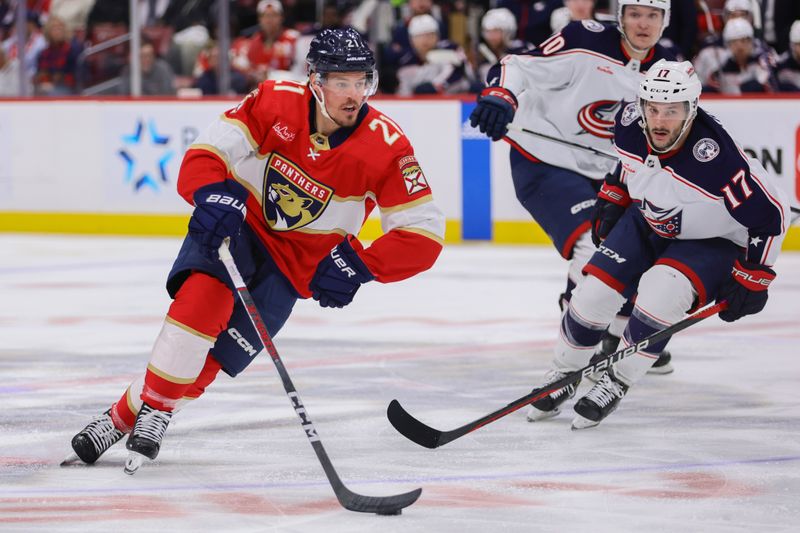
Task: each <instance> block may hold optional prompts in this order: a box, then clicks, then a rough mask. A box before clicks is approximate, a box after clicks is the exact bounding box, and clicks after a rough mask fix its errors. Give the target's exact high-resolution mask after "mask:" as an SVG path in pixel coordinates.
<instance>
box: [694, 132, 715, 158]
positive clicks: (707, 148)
mask: <svg viewBox="0 0 800 533" xmlns="http://www.w3.org/2000/svg"><path fill="white" fill-rule="evenodd" d="M692 153H693V154H694V157H695V159H697V160H698V161H700V162H701V163H707V162H709V161H711V160H712V159H714V158H715V157H717V156H718V155H719V144H717V141H715V140H714V139H709V138H708V137H704V138H702V139H700V140H699V141H697V142H696V143H695V145H694V148H692Z"/></svg>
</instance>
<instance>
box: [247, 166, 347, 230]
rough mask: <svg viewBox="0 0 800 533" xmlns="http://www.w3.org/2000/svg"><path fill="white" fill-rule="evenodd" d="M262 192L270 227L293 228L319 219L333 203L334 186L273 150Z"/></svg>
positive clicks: (265, 215) (275, 228) (266, 217)
mask: <svg viewBox="0 0 800 533" xmlns="http://www.w3.org/2000/svg"><path fill="white" fill-rule="evenodd" d="M263 194H264V196H263V204H264V218H265V219H266V220H267V223H268V224H269V226H270V228H272V229H274V230H275V231H291V230H295V229H299V228H302V227H303V226H307V225H308V224H310V223H311V222H312V221H313V220H314V219H316V218H317V217H318V216H319V215H320V213H322V211H323V210H324V209H325V206H327V205H328V203H329V202H330V200H331V197H332V196H333V189H331V188H330V187H327V186H325V185H324V184H322V183H320V182H318V181H317V180H315V179H313V178H312V177H311V176H309V175H308V174H306V173H305V172H304V171H303V170H302V169H301V168H300V166H299V165H297V164H295V163H293V162H291V161H289V160H288V159H286V158H285V157H283V156H282V155H280V154H277V153H273V154H271V155H270V157H269V159H268V160H267V167H266V171H265V175H264V193H263Z"/></svg>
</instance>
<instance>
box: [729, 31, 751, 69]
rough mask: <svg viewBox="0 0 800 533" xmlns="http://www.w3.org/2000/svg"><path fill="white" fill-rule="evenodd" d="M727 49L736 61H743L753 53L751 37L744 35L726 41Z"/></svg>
mask: <svg viewBox="0 0 800 533" xmlns="http://www.w3.org/2000/svg"><path fill="white" fill-rule="evenodd" d="M728 49H729V50H730V51H731V55H733V58H734V59H735V60H736V61H737V62H739V63H744V62H745V61H746V60H747V58H748V57H750V55H751V54H752V53H753V39H751V38H749V37H745V38H744V39H734V40H732V41H728Z"/></svg>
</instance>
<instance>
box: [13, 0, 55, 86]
mask: <svg viewBox="0 0 800 533" xmlns="http://www.w3.org/2000/svg"><path fill="white" fill-rule="evenodd" d="M14 29H15V28H13V29H12V30H11V33H10V35H9V37H8V39H6V40H5V41H4V42H3V43H2V46H4V47H5V49H6V54H7V56H8V58H9V59H17V57H19V54H18V53H17V36H16V32H15V31H14ZM25 32H26V34H27V36H28V38H27V40H26V41H25V62H24V63H23V64H22V69H23V71H24V72H25V74H26V75H27V76H28V80H33V77H34V76H36V70H37V67H38V65H37V63H36V62H37V60H38V58H39V52H41V51H42V50H44V49H45V47H46V46H47V41H46V40H45V38H44V34H43V33H42V30H41V27H40V25H39V14H38V13H36V12H34V11H29V12H28V20H27V23H26V27H25Z"/></svg>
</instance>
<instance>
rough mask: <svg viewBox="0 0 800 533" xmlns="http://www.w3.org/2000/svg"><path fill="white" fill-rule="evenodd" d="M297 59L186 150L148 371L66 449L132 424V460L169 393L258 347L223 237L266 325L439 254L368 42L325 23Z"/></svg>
mask: <svg viewBox="0 0 800 533" xmlns="http://www.w3.org/2000/svg"><path fill="white" fill-rule="evenodd" d="M307 62H308V72H309V78H308V82H307V83H297V82H293V81H265V82H263V83H261V84H260V85H259V87H258V88H257V89H256V90H254V91H253V92H252V93H250V94H249V95H247V96H246V97H245V98H244V99H243V100H242V102H241V103H240V104H239V105H237V106H236V107H235V108H233V109H231V110H229V111H227V112H225V113H224V114H223V115H222V116H220V117H219V119H218V120H216V121H215V122H214V123H212V124H211V125H210V127H209V128H208V129H207V130H206V131H205V132H204V133H202V134H201V135H200V136H199V137H198V138H197V140H196V141H195V142H194V144H192V145H191V146H190V147H189V149H188V151H187V152H186V155H185V157H184V160H183V163H182V165H181V171H180V175H179V180H178V192H179V193H180V194H181V196H183V197H184V198H185V199H186V201H187V202H189V203H192V204H193V205H194V206H195V208H194V212H193V214H192V217H191V219H190V221H189V232H188V235H187V237H186V239H185V240H184V242H183V246H182V248H181V250H180V252H179V254H178V258H177V260H176V261H175V264H174V266H173V267H172V271H171V272H170V273H169V276H168V280H167V290H168V292H169V294H170V296H171V297H172V298H174V301H173V302H172V304H171V306H170V308H169V311H168V312H167V316H166V319H165V321H164V325H163V328H162V330H161V332H160V334H159V335H158V337H157V339H156V342H155V346H154V347H153V350H152V353H151V356H150V361H149V364H148V365H147V370H146V372H145V373H144V375H142V376H141V377H140V378H138V379H136V380H135V381H134V382H133V384H131V386H130V387H129V388H128V390H126V391H125V392H124V393H123V394H122V397H121V398H120V399H119V401H117V402H116V403H115V404H114V405H112V406H111V408H110V409H109V410H107V411H106V412H105V413H103V414H102V415H101V416H99V417H97V418H96V419H94V420H93V421H92V422H91V423H90V424H89V425H87V426H86V427H85V428H84V429H83V430H82V431H80V432H79V433H78V434H77V435H76V436H75V437H74V438H73V439H72V448H73V450H74V452H75V455H76V456H77V457H72V459H73V460H76V459H78V458H79V459H80V460H82V461H83V462H85V463H93V462H95V461H96V460H97V459H98V457H100V455H102V454H103V452H105V451H106V450H107V449H108V448H109V447H110V446H111V445H113V444H114V443H115V442H117V441H119V440H121V439H122V437H123V436H124V434H126V433H130V437H129V438H128V440H127V448H128V449H129V450H130V455H129V460H128V462H127V465H126V472H128V473H132V472H134V471H135V470H136V469H137V468H138V466H139V465H140V464H141V462H142V460H143V458H144V457H146V458H149V459H155V457H156V456H157V455H158V452H159V449H160V446H161V441H162V439H163V437H164V432H165V431H166V429H167V426H168V424H169V422H170V419H171V417H172V414H173V412H175V410H176V409H177V408H179V407H180V405H181V402H182V401H183V400H185V399H194V398H197V397H199V396H200V395H201V394H202V393H203V391H204V390H205V388H206V387H207V386H208V385H209V384H210V383H211V382H212V381H213V380H214V378H215V376H216V375H217V373H218V372H219V370H220V369H222V370H224V371H225V373H227V374H229V375H230V376H236V375H237V374H238V373H240V372H241V371H242V370H244V369H245V367H247V365H248V364H249V363H250V362H251V361H252V359H253V357H254V356H255V355H256V354H257V353H258V352H259V350H260V342H259V340H258V336H257V334H256V332H255V330H253V328H252V326H251V324H250V322H249V320H248V318H247V314H246V312H245V310H244V308H243V307H242V305H241V302H239V301H238V299H237V301H234V300H235V298H234V295H233V288H232V287H233V286H232V282H231V280H230V279H229V277H228V275H227V273H226V271H225V268H224V266H223V265H222V263H221V262H220V261H219V258H218V256H217V249H218V248H219V246H220V244H221V243H222V241H223V240H224V239H225V238H227V237H230V238H231V249H232V254H233V256H234V258H235V260H236V263H237V266H238V267H239V269H240V271H241V273H242V275H243V277H244V279H245V281H246V282H247V285H248V288H249V289H250V291H251V293H252V294H253V298H254V299H255V300H256V302H257V304H258V307H259V311H260V313H261V314H262V316H263V317H264V320H265V322H266V325H267V328H268V330H269V333H270V335H275V334H276V333H278V331H280V329H281V327H282V326H283V324H284V323H285V321H286V320H287V318H288V317H289V314H290V313H291V311H292V307H293V306H294V303H295V301H296V300H297V298H309V297H313V298H314V299H315V300H317V301H318V302H319V304H320V305H321V306H323V307H343V306H346V305H348V304H349V303H350V302H351V301H352V300H353V297H354V296H355V294H356V292H357V291H358V289H359V287H360V286H361V285H362V284H363V283H367V282H369V281H372V280H376V281H379V282H384V283H386V282H394V281H399V280H402V279H405V278H408V277H410V276H413V275H415V274H417V273H419V272H422V271H424V270H426V269H428V268H430V267H431V265H433V263H434V261H435V260H436V258H437V256H438V255H439V252H440V251H441V249H442V242H443V238H444V226H445V223H444V222H445V221H444V216H443V214H442V212H441V211H440V210H439V209H438V208H437V206H436V204H435V203H434V202H433V198H432V196H431V190H430V187H429V186H428V182H427V181H426V179H425V176H424V174H423V172H422V169H421V168H420V165H419V163H418V162H417V160H416V158H415V156H414V150H413V148H412V146H411V144H410V142H409V140H408V139H407V138H406V136H405V135H404V134H403V131H402V130H401V129H400V128H399V126H398V125H397V124H396V123H395V122H394V121H393V120H392V119H390V118H389V117H387V116H386V115H384V114H383V113H381V112H380V111H378V110H376V109H374V108H372V107H370V106H369V105H368V104H367V99H368V98H369V97H370V96H371V95H373V94H374V93H375V89H376V87H377V83H378V79H377V73H376V71H375V59H374V57H373V53H372V51H371V50H370V49H369V47H368V46H367V44H366V42H365V41H364V40H363V39H362V37H361V36H360V35H359V34H358V33H357V32H356V31H355V30H353V29H351V28H346V29H327V30H323V31H322V32H320V33H319V34H318V35H317V36H316V37H315V38H314V40H313V41H312V43H311V47H310V51H309V53H308V56H307ZM375 207H377V208H378V209H379V210H380V214H381V221H382V227H383V229H384V235H383V236H381V237H380V238H378V239H377V240H375V241H374V242H373V243H372V245H371V246H370V247H368V248H365V247H363V246H362V245H361V244H360V243H359V241H358V240H357V239H356V237H355V235H357V234H358V232H359V230H360V229H361V227H362V224H363V223H364V221H365V219H366V218H367V216H368V215H369V213H370V212H371V211H372V210H373V209H374V208H375ZM255 347H258V348H255Z"/></svg>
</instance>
